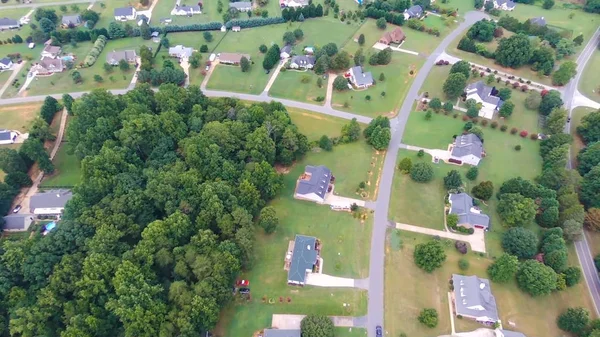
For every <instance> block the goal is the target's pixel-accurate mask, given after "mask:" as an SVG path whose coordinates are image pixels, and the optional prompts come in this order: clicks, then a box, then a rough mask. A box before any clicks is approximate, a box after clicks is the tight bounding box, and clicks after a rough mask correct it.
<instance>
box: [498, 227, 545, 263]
mask: <svg viewBox="0 0 600 337" xmlns="http://www.w3.org/2000/svg"><path fill="white" fill-rule="evenodd" d="M537 246H538V238H537V236H536V235H535V234H534V233H533V232H532V231H530V230H528V229H525V228H522V227H515V228H511V229H509V230H508V231H507V232H506V233H504V235H503V236H502V248H503V249H504V251H506V252H507V253H508V254H511V255H514V256H516V257H518V258H519V259H531V258H532V257H534V256H535V254H536V253H537Z"/></svg>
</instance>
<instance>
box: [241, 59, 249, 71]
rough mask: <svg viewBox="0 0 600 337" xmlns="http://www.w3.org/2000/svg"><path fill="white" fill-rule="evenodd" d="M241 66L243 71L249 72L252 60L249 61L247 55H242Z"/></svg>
mask: <svg viewBox="0 0 600 337" xmlns="http://www.w3.org/2000/svg"><path fill="white" fill-rule="evenodd" d="M240 68H241V69H242V72H243V73H247V72H248V71H250V61H248V59H247V58H246V57H245V56H242V58H241V59H240Z"/></svg>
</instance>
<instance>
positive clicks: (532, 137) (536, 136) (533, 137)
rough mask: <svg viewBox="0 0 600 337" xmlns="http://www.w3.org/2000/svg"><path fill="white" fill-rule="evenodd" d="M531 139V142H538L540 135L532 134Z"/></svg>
mask: <svg viewBox="0 0 600 337" xmlns="http://www.w3.org/2000/svg"><path fill="white" fill-rule="evenodd" d="M529 139H531V140H537V139H538V135H537V134H535V133H532V134H530V135H529Z"/></svg>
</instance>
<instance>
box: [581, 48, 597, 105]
mask: <svg viewBox="0 0 600 337" xmlns="http://www.w3.org/2000/svg"><path fill="white" fill-rule="evenodd" d="M598 69H600V50H599V49H596V50H595V51H594V53H593V54H592V57H590V59H589V61H588V64H587V66H586V67H585V72H584V73H583V74H582V75H581V81H580V82H579V90H581V92H582V93H583V94H585V95H586V96H587V97H588V98H590V99H593V100H594V101H596V102H600V77H599V76H598V74H597V70H598Z"/></svg>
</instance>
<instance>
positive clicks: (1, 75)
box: [0, 71, 12, 88]
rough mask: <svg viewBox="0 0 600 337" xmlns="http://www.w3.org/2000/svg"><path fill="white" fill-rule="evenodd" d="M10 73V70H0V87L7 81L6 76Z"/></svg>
mask: <svg viewBox="0 0 600 337" xmlns="http://www.w3.org/2000/svg"><path fill="white" fill-rule="evenodd" d="M11 74H12V71H0V88H2V86H3V85H4V83H6V81H8V78H9V77H10V75H11Z"/></svg>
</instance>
